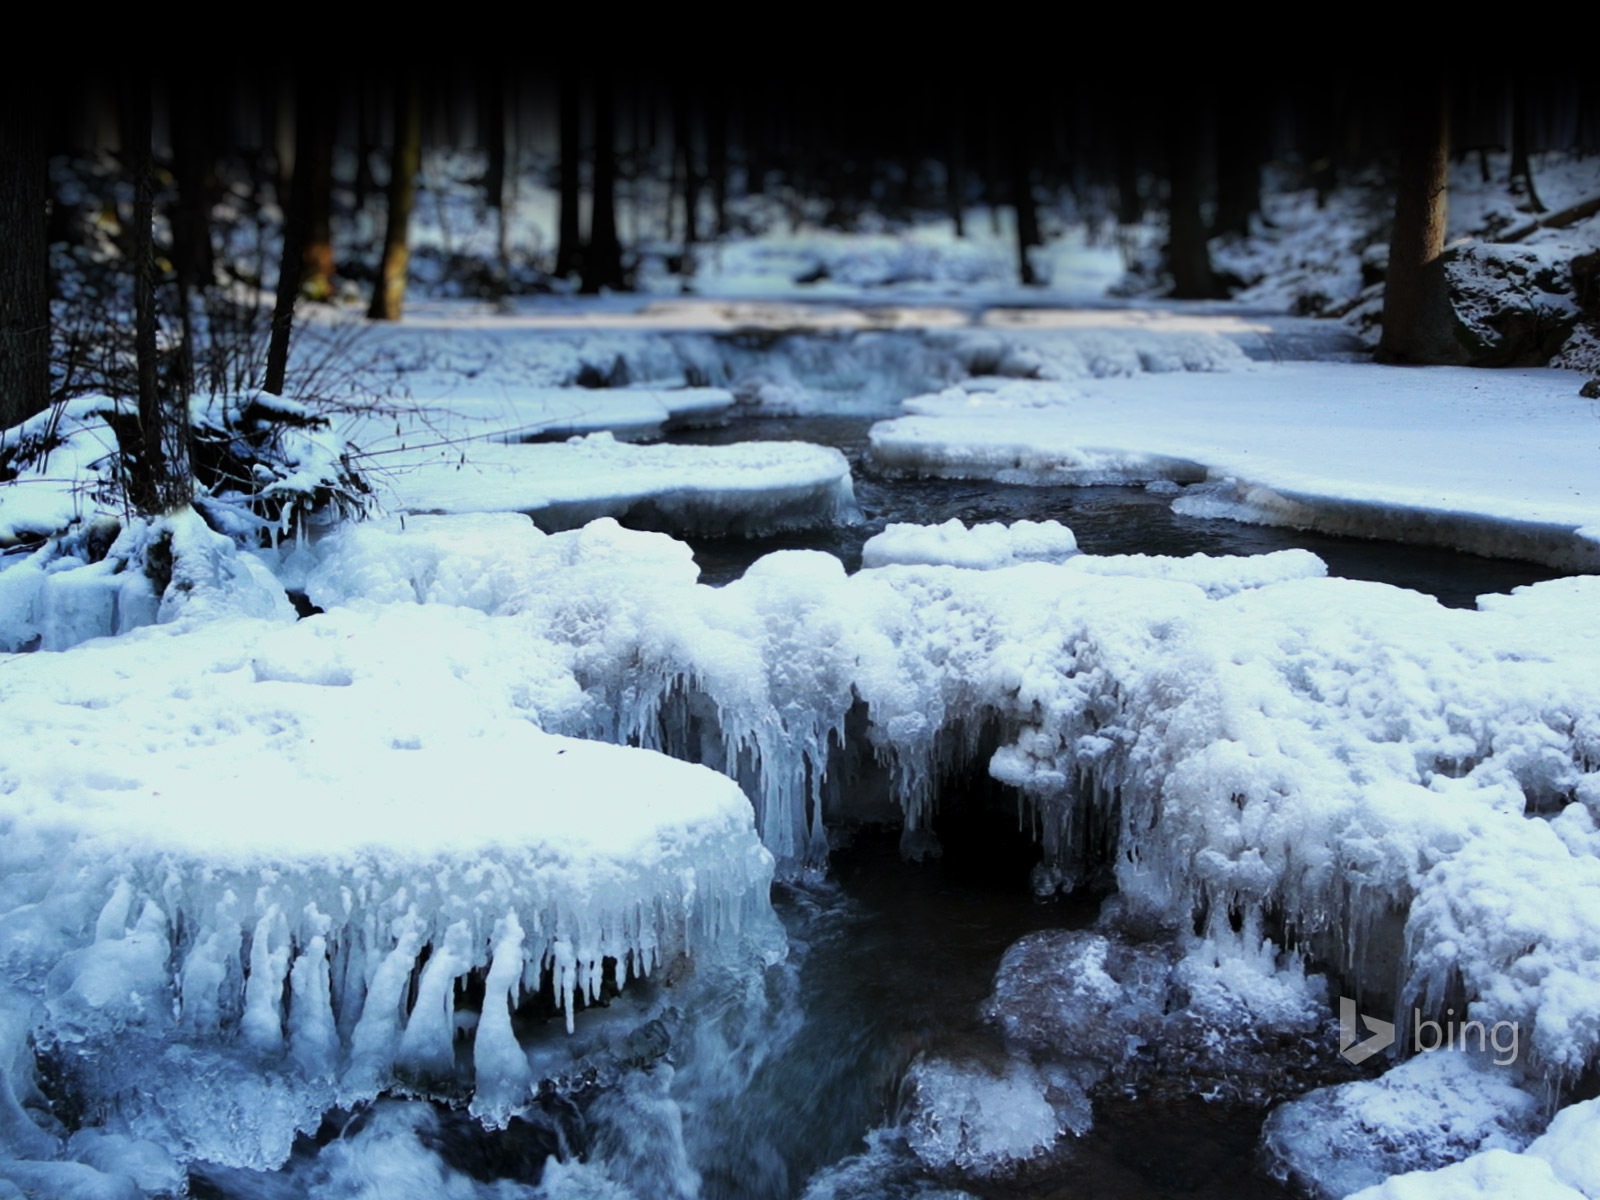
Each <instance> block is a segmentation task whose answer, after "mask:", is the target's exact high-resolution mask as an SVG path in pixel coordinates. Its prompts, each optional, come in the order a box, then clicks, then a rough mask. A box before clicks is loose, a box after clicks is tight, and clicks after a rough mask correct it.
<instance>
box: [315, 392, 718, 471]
mask: <svg viewBox="0 0 1600 1200" xmlns="http://www.w3.org/2000/svg"><path fill="white" fill-rule="evenodd" d="M413 386H415V385H413ZM467 386H468V385H466V384H465V383H463V382H460V381H455V383H454V387H453V388H450V389H449V390H447V391H442V394H440V395H439V396H438V397H437V398H435V399H433V400H431V402H430V403H429V404H428V405H427V406H426V407H425V408H424V407H422V406H420V405H415V404H413V405H406V406H396V409H395V411H393V412H389V411H385V409H386V408H387V406H383V405H379V406H375V407H376V411H372V412H368V413H363V412H361V411H360V410H359V409H355V410H353V411H352V412H351V413H350V414H349V419H348V420H347V422H346V423H345V424H344V425H343V427H342V432H343V434H344V436H345V437H346V438H347V439H348V440H349V441H351V442H352V443H354V444H355V445H357V446H360V447H361V449H362V453H363V455H364V456H367V457H387V456H392V455H394V454H397V453H398V452H399V451H400V450H401V449H402V448H403V447H406V446H412V445H417V444H426V443H431V442H437V441H440V440H441V439H445V438H449V439H453V440H456V441H460V442H476V441H490V442H510V443H515V442H532V441H555V440H558V439H562V438H567V437H574V436H578V435H582V434H586V433H598V432H601V431H606V432H610V433H612V434H614V435H615V436H616V437H618V438H622V439H627V440H635V439H641V438H653V437H657V436H660V435H661V434H662V433H664V432H666V431H668V430H671V429H680V428H696V427H702V426H709V425H719V424H726V422H727V420H728V414H729V410H730V409H732V408H733V405H734V396H733V393H732V392H730V391H728V390H727V389H726V388H709V387H697V388H696V387H675V388H650V387H619V388H587V387H528V386H520V387H519V386H515V385H513V384H511V383H503V384H501V385H500V386H499V387H497V388H494V389H492V390H491V391H489V392H488V394H484V393H482V392H478V391H467V390H465V389H466V387H467Z"/></svg>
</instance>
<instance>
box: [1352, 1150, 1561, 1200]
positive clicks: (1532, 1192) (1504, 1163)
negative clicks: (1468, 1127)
mask: <svg viewBox="0 0 1600 1200" xmlns="http://www.w3.org/2000/svg"><path fill="white" fill-rule="evenodd" d="M1357 1198H1359V1200H1593V1196H1592V1193H1588V1194H1586V1193H1584V1192H1579V1191H1574V1190H1573V1189H1572V1188H1570V1187H1568V1186H1567V1185H1566V1184H1564V1183H1562V1182H1561V1181H1560V1180H1559V1179H1557V1178H1556V1175H1555V1172H1553V1171H1552V1170H1551V1169H1550V1167H1549V1165H1548V1164H1547V1163H1544V1162H1541V1161H1540V1160H1539V1159H1536V1158H1529V1157H1527V1156H1526V1155H1519V1154H1512V1153H1511V1152H1510V1151H1507V1150H1490V1151H1488V1152H1487V1153H1485V1154H1479V1155H1474V1156H1473V1157H1472V1158H1469V1159H1467V1160H1466V1161H1465V1162H1459V1163H1453V1164H1451V1165H1450V1166H1448V1167H1444V1168H1442V1169H1440V1170H1438V1171H1428V1172H1417V1173H1412V1174H1408V1175H1397V1176H1395V1177H1394V1178H1392V1179H1388V1180H1385V1181H1384V1182H1383V1183H1381V1184H1375V1185H1373V1186H1372V1187H1369V1188H1363V1189H1362V1190H1361V1191H1359V1192H1356V1193H1355V1194H1354V1195H1353V1196H1351V1200H1357Z"/></svg>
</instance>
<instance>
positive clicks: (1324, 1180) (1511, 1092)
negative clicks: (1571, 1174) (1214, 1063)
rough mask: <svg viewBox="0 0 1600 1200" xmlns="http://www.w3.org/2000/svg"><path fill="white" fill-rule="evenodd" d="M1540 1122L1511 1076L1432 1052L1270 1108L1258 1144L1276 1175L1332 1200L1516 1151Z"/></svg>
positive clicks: (1538, 1111) (1464, 1056) (1480, 1061)
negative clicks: (1409, 1175)
mask: <svg viewBox="0 0 1600 1200" xmlns="http://www.w3.org/2000/svg"><path fill="white" fill-rule="evenodd" d="M1542 1119H1543V1112H1542V1105H1541V1103H1540V1101H1539V1099H1538V1098H1537V1097H1535V1096H1534V1095H1532V1094H1531V1093H1529V1092H1528V1091H1526V1090H1525V1089H1524V1088H1523V1087H1521V1086H1519V1080H1518V1076H1517V1073H1516V1072H1515V1071H1508V1070H1507V1069H1506V1068H1505V1067H1504V1066H1500V1067H1497V1066H1495V1065H1494V1064H1493V1062H1491V1061H1490V1060H1489V1059H1488V1057H1487V1056H1480V1055H1476V1054H1469V1053H1462V1052H1459V1051H1453V1050H1452V1051H1446V1050H1440V1051H1436V1052H1434V1053H1429V1054H1420V1055H1418V1056H1417V1057H1415V1058H1412V1059H1409V1060H1407V1061H1406V1062H1404V1063H1402V1064H1400V1065H1399V1066H1397V1067H1395V1068H1393V1069H1392V1070H1390V1071H1388V1072H1387V1073H1385V1074H1384V1075H1382V1076H1381V1077H1380V1078H1378V1079H1376V1080H1361V1081H1358V1082H1355V1083H1345V1084H1340V1085H1338V1086H1336V1087H1326V1088H1319V1089H1317V1090H1316V1091H1313V1092H1310V1093H1309V1094H1307V1095H1305V1096H1302V1097H1300V1098H1299V1099H1297V1100H1293V1101H1290V1102H1289V1103H1287V1104H1283V1105H1280V1106H1279V1107H1278V1108H1277V1109H1275V1110H1274V1111H1273V1112H1272V1114H1271V1115H1270V1116H1269V1117H1268V1118H1267V1123H1266V1126H1265V1128H1264V1129H1263V1131H1262V1142H1263V1145H1264V1147H1265V1150H1266V1154H1267V1156H1268V1159H1269V1162H1270V1163H1271V1165H1272V1167H1273V1169H1274V1170H1275V1171H1276V1172H1278V1173H1280V1174H1281V1175H1283V1176H1284V1177H1286V1178H1290V1179H1292V1180H1294V1181H1295V1183H1296V1184H1297V1185H1299V1186H1301V1187H1303V1188H1305V1189H1306V1190H1307V1191H1309V1192H1310V1193H1311V1194H1312V1195H1314V1196H1318V1197H1341V1196H1347V1195H1349V1194H1350V1193H1352V1192H1356V1191H1359V1190H1361V1189H1362V1188H1366V1187H1370V1186H1372V1185H1373V1184H1377V1183H1381V1182H1382V1181H1383V1180H1384V1179H1386V1178H1387V1177H1389V1176H1391V1175H1401V1174H1404V1173H1406V1172H1411V1171H1419V1170H1429V1169H1433V1168H1437V1167H1441V1166H1444V1165H1446V1164H1448V1163H1452V1162H1456V1161H1458V1160H1461V1159H1464V1158H1467V1157H1468V1156H1470V1155H1472V1154H1475V1153H1477V1152H1479V1151H1485V1150H1496V1149H1498V1150H1520V1149H1522V1148H1523V1147H1524V1146H1526V1145H1527V1144H1528V1143H1529V1141H1531V1140H1532V1138H1533V1135H1534V1133H1535V1131H1536V1130H1537V1129H1538V1127H1539V1124H1540V1122H1541V1121H1542Z"/></svg>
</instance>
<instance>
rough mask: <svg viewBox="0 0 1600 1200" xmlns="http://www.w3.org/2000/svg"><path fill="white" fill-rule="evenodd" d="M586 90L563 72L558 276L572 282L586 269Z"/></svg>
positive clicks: (568, 72)
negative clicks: (581, 211)
mask: <svg viewBox="0 0 1600 1200" xmlns="http://www.w3.org/2000/svg"><path fill="white" fill-rule="evenodd" d="M581 101H582V90H581V89H580V88H579V86H578V77H577V75H576V74H575V73H574V71H573V69H572V68H571V67H564V68H563V69H562V71H561V82H560V99H559V101H558V103H559V105H560V109H561V111H560V118H559V119H560V123H561V130H560V138H561V149H560V157H561V164H560V173H561V180H560V189H561V198H560V205H561V210H560V214H559V215H558V217H557V219H556V228H557V233H556V271H555V273H556V275H557V276H559V277H560V278H562V279H570V278H571V277H572V276H573V275H576V274H577V273H578V270H579V268H580V267H581V266H582V265H583V233H582V230H581V228H580V226H579V221H578V207H579V205H580V203H581V202H582V197H581V191H580V186H581V185H580V176H581V174H582V167H583V142H582V123H581V122H582V114H581V112H580V107H579V106H580V104H581Z"/></svg>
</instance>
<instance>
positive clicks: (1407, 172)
mask: <svg viewBox="0 0 1600 1200" xmlns="http://www.w3.org/2000/svg"><path fill="white" fill-rule="evenodd" d="M1396 115H1397V118H1398V120H1399V125H1400V127H1399V129H1398V131H1397V137H1398V142H1399V150H1400V170H1399V178H1398V180H1397V190H1396V193H1395V207H1394V230H1393V232H1392V234H1391V235H1390V239H1389V272H1388V279H1387V281H1386V283H1385V285H1384V296H1383V336H1382V338H1381V340H1380V341H1379V343H1378V358H1379V360H1380V361H1382V362H1391V363H1455V362H1462V361H1465V355H1464V353H1463V349H1462V347H1461V346H1460V345H1459V344H1458V343H1457V342H1456V340H1455V338H1454V336H1453V334H1452V330H1453V328H1454V323H1455V313H1454V311H1453V310H1452V309H1451V306H1450V295H1449V292H1448V289H1447V283H1446V279H1445V273H1444V258H1443V255H1444V238H1445V219H1446V216H1447V211H1448V184H1449V170H1450V119H1449V103H1448V99H1447V97H1446V93H1445V87H1444V82H1443V80H1442V79H1440V78H1430V79H1423V80H1419V81H1417V82H1415V83H1414V84H1412V85H1411V86H1410V87H1409V88H1407V89H1406V94H1405V95H1404V96H1403V97H1402V99H1401V103H1400V105H1399V106H1398V109H1397V113H1396Z"/></svg>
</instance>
